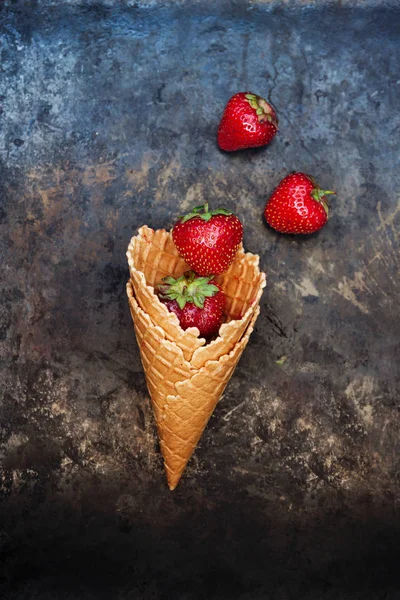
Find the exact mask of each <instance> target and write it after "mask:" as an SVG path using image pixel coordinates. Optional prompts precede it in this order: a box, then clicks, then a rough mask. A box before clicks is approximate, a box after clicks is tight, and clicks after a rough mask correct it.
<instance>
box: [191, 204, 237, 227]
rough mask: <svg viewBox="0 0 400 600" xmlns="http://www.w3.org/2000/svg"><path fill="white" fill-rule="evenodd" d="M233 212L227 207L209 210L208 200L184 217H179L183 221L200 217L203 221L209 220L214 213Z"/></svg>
mask: <svg viewBox="0 0 400 600" xmlns="http://www.w3.org/2000/svg"><path fill="white" fill-rule="evenodd" d="M231 214H232V212H231V211H230V210H228V209H227V208H217V209H215V210H209V207H208V202H206V203H205V204H202V205H201V206H196V207H195V208H192V210H191V212H190V213H188V214H187V215H185V216H184V217H179V218H180V221H181V223H186V221H189V220H190V219H194V217H200V219H203V221H209V220H210V219H211V217H213V216H214V215H231Z"/></svg>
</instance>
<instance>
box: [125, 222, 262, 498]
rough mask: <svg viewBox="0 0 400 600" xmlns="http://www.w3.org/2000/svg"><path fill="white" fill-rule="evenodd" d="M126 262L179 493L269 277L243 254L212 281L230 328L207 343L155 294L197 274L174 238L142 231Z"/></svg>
mask: <svg viewBox="0 0 400 600" xmlns="http://www.w3.org/2000/svg"><path fill="white" fill-rule="evenodd" d="M127 257H128V263H129V270H130V281H129V282H128V284H127V295H128V299H129V306H130V310H131V314H132V318H133V322H134V326H135V333H136V338H137V341H138V345H139V350H140V355H141V359H142V364H143V368H144V372H145V377H146V382H147V386H148V390H149V394H150V397H151V401H152V406H153V411H154V415H155V418H156V423H157V430H158V435H159V439H160V449H161V452H162V455H163V458H164V464H165V469H166V474H167V479H168V484H169V487H170V489H171V490H172V489H174V488H175V487H176V485H177V484H178V482H179V479H180V477H181V475H182V473H183V471H184V469H185V467H186V464H187V462H188V461H189V459H190V456H191V455H192V453H193V451H194V449H195V447H196V445H197V443H198V441H199V439H200V437H201V435H202V433H203V431H204V429H205V427H206V425H207V422H208V420H209V418H210V417H211V415H212V413H213V410H214V408H215V406H216V404H217V403H218V400H219V399H220V397H221V395H222V393H223V391H224V389H225V387H226V385H227V383H228V381H229V379H230V378H231V376H232V374H233V371H234V369H235V367H236V365H237V363H238V361H239V359H240V356H241V355H242V352H243V350H244V348H245V347H246V344H247V342H248V339H249V336H250V334H251V332H252V330H253V326H254V323H255V321H256V319H257V316H258V313H259V302H260V298H261V295H262V291H263V288H264V287H265V274H264V273H262V272H260V270H259V267H258V262H259V257H258V256H256V255H253V254H250V253H245V252H244V251H243V249H242V248H241V247H239V249H238V250H237V252H236V255H235V257H234V259H233V262H232V263H231V265H230V266H229V268H227V270H225V271H224V272H223V273H221V274H220V275H218V276H216V277H215V279H210V278H209V277H208V278H207V279H208V282H207V285H208V284H211V285H212V286H213V285H215V286H216V287H217V286H218V288H220V289H221V290H222V291H223V293H224V294H225V302H226V309H225V322H224V323H222V325H221V326H220V327H219V331H218V334H217V335H215V336H214V337H213V338H212V339H211V341H209V342H208V343H207V342H206V339H205V338H204V337H200V332H199V330H198V328H197V327H193V326H189V327H188V328H187V329H186V330H184V329H182V327H181V325H180V323H179V319H178V316H177V314H175V313H174V312H170V311H169V310H168V307H167V306H166V302H165V300H166V298H159V297H158V296H157V295H156V293H155V287H156V286H157V284H160V282H161V285H163V283H162V280H163V279H165V278H168V279H167V280H166V281H165V282H164V284H165V283H167V286H168V285H169V286H171V285H173V286H174V285H176V283H175V282H176V281H177V280H179V278H181V277H182V275H183V274H184V273H185V272H187V271H189V270H190V268H189V265H188V264H187V263H186V262H185V261H184V260H183V259H182V258H181V256H180V255H179V252H178V249H177V248H176V246H175V244H174V242H173V239H172V235H171V234H170V233H168V232H167V231H165V230H157V231H154V230H152V229H150V228H149V227H147V226H143V227H141V228H140V229H139V232H138V235H137V236H134V237H133V238H132V240H131V242H130V244H129V247H128V252H127ZM203 280H204V277H203ZM168 282H169V283H168ZM212 282H215V283H212ZM181 283H182V280H181ZM181 283H180V284H178V287H179V286H180V285H181ZM204 284H205V282H204V281H203V282H201V285H204ZM181 287H182V286H181ZM202 290H203V291H204V288H202ZM158 291H159V290H158ZM175 291H176V290H173V292H172V294H173V295H174V293H175ZM163 292H164V295H165V292H168V289H167V288H165V287H164V288H163V289H162V290H161V295H163ZM209 292H210V293H211V291H210V290H207V289H206V293H209ZM213 292H215V290H213ZM191 299H193V298H191ZM211 299H212V298H211ZM163 300H164V301H163ZM196 301H197V300H196ZM192 304H194V303H192Z"/></svg>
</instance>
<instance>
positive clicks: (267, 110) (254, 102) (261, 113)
mask: <svg viewBox="0 0 400 600" xmlns="http://www.w3.org/2000/svg"><path fill="white" fill-rule="evenodd" d="M245 98H246V100H247V101H248V103H249V104H250V106H251V108H253V109H254V110H255V111H256V114H257V117H258V120H259V122H260V123H263V122H264V121H268V122H269V123H272V125H274V127H276V129H278V121H277V119H276V118H275V117H274V114H273V113H274V111H273V109H272V106H270V104H268V102H267V101H266V100H264V98H262V97H261V96H257V94H251V93H248V94H246V95H245Z"/></svg>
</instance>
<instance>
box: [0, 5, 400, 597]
mask: <svg viewBox="0 0 400 600" xmlns="http://www.w3.org/2000/svg"><path fill="white" fill-rule="evenodd" d="M396 4H397V3H396V2H393V3H392V4H390V3H387V2H346V1H343V2H338V3H329V2H321V3H319V4H318V3H311V2H310V3H302V2H288V3H281V2H259V3H258V2H247V1H244V2H211V1H209V2H204V3H198V2H190V1H188V2H186V3H179V2H176V3H174V2H165V3H163V4H161V3H160V4H157V3H156V2H135V3H134V2H126V3H123V2H117V1H115V2H111V1H109V2H104V3H101V2H74V1H70V2H61V1H59V2H40V1H36V2H32V3H31V2H28V1H25V2H22V1H21V2H18V1H17V2H12V1H6V2H4V3H2V4H1V10H0V27H1V38H0V42H1V55H0V58H1V63H0V74H1V77H0V127H1V137H0V157H1V161H0V199H1V212H0V220H1V225H0V227H1V238H0V244H1V256H2V260H1V266H0V269H1V306H0V311H1V326H0V338H1V356H0V358H1V365H0V368H1V384H0V385H1V399H0V436H1V437H0V442H1V445H0V456H1V470H0V497H1V510H0V561H1V563H0V586H1V588H2V594H3V595H2V598H7V599H22V598H27V599H28V598H29V599H32V598H34V599H40V600H42V599H43V600H45V599H50V598H51V599H52V600H54V599H63V600H67V599H84V600H89V599H99V598H107V599H111V598H112V599H121V600H125V599H130V598H143V599H162V600H164V599H170V598H177V599H179V600H194V599H197V598H204V599H208V598H218V599H219V598H223V599H225V598H229V599H231V598H240V599H243V600H245V599H246V600H256V599H261V598H263V599H270V598H271V599H276V600H289V599H292V598H293V599H296V600H298V599H301V598H307V599H315V600H321V599H322V598H323V599H329V600H333V599H336V598H339V599H340V600H346V599H350V598H351V599H352V600H353V599H356V598H359V599H362V600H366V599H367V600H369V599H371V600H372V599H373V600H395V599H397V600H398V599H399V598H400V587H399V586H398V582H399V581H398V555H399V550H400V539H399V529H400V519H399V502H400V458H399V449H400V435H399V427H400V415H399V408H400V404H399V358H400V352H399V348H400V345H399V342H400V338H399V318H398V311H399V288H400V284H399V276H398V271H399V244H398V242H399V231H400V195H399V194H400V192H399V190H400V168H399V134H400V118H399V106H400V58H399V56H400V13H399V9H398V8H396ZM246 89H248V90H251V91H254V92H257V93H259V94H261V95H265V96H266V97H267V98H268V99H269V100H270V101H272V103H273V104H274V105H275V107H276V109H277V112H278V114H279V117H280V133H279V135H278V136H277V138H276V139H275V140H274V142H273V143H272V144H271V145H270V146H269V147H267V148H266V149H263V150H257V151H248V152H240V153H236V154H225V153H222V152H220V151H219V150H218V149H217V147H216V144H215V134H216V129H217V125H218V121H219V117H220V115H221V113H222V110H223V107H224V104H225V102H226V101H227V100H228V98H229V97H230V96H231V95H232V94H233V93H235V92H236V91H239V90H240V91H242V90H246ZM292 170H302V171H305V172H309V173H312V174H313V175H314V176H315V177H316V179H317V180H318V182H319V183H320V184H321V185H322V186H323V187H325V188H328V189H329V188H334V189H335V190H336V191H337V196H336V197H334V198H333V199H332V201H331V207H332V218H331V220H330V221H329V223H328V225H327V226H326V227H325V228H324V229H323V230H322V231H321V232H320V233H319V234H317V235H314V236H310V237H307V238H296V237H291V236H280V235H277V234H275V233H274V232H273V231H272V230H270V229H268V228H267V227H266V226H265V224H264V223H263V220H262V208H263V206H264V203H265V200H266V198H267V197H268V195H269V194H270V193H271V191H272V190H273V188H274V187H275V185H276V184H277V183H278V182H279V180H280V179H281V178H282V177H283V176H284V175H285V174H287V172H288V171H292ZM205 199H207V200H209V201H210V202H211V203H212V205H214V206H215V205H217V204H223V205H226V206H228V207H229V208H231V209H233V210H234V211H235V212H236V213H237V214H238V215H239V216H240V218H241V219H242V221H243V223H244V227H245V245H246V248H247V249H248V250H250V251H253V252H257V253H259V254H260V256H261V265H262V267H263V269H264V270H266V272H267V275H268V285H267V288H266V290H265V294H264V297H263V301H262V311H261V315H260V317H259V320H258V322H257V326H256V330H255V332H254V334H253V336H252V338H251V340H250V343H249V345H248V347H247V349H246V351H245V353H244V355H243V357H242V359H241V361H240V363H239V366H238V368H237V370H236V372H235V375H234V377H233V379H232V380H231V382H230V384H229V386H228V388H227V390H226V392H225V394H224V396H223V399H222V401H221V403H220V404H219V405H218V407H217V409H216V411H215V413H214V416H213V417H212V419H211V421H210V423H209V426H208V428H207V430H206V432H205V433H204V435H203V438H202V440H201V443H200V445H199V447H198V449H197V451H196V453H195V456H194V457H193V459H192V460H191V462H190V465H189V467H188V469H187V471H186V474H185V476H184V477H183V479H182V481H181V484H180V486H179V487H178V489H177V490H176V491H175V492H174V493H170V492H169V491H168V489H167V486H166V481H165V476H164V473H163V468H162V461H161V459H160V455H159V452H158V447H157V439H156V431H155V426H154V421H153V417H152V414H151V409H150V405H149V399H148V395H147V391H146V386H145V381H144V377H143V373H142V368H141V364H140V359H139V354H138V349H137V345H136V342H135V337H134V331H133V327H132V324H131V320H130V315H129V310H128V305H127V300H126V297H125V283H126V280H127V277H128V270H127V264H126V259H125V251H126V247H127V244H128V241H129V239H130V237H131V236H132V235H133V234H134V233H135V231H136V229H137V228H138V226H140V225H141V224H143V223H147V224H148V225H150V226H153V227H154V228H158V227H167V228H169V227H170V226H171V225H172V223H173V222H174V219H175V217H176V216H177V215H178V214H181V213H182V212H183V211H185V210H186V209H188V208H190V207H192V206H193V205H196V204H199V203H201V202H202V201H203V200H205ZM282 356H287V360H286V362H285V363H284V365H283V366H280V365H279V364H277V362H276V361H277V360H278V359H279V358H280V357H282Z"/></svg>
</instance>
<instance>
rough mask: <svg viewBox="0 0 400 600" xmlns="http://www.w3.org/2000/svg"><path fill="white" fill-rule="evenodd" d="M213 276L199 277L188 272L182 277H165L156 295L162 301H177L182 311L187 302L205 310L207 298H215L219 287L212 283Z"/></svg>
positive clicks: (158, 285)
mask: <svg viewBox="0 0 400 600" xmlns="http://www.w3.org/2000/svg"><path fill="white" fill-rule="evenodd" d="M212 278H213V276H212V275H211V276H210V277H199V276H198V275H196V273H195V272H194V271H186V273H184V274H183V275H181V277H178V278H177V279H174V278H173V277H164V279H162V282H161V283H159V284H157V285H156V293H157V295H158V296H159V298H160V299H161V300H175V301H176V302H177V304H178V306H179V308H180V309H181V310H182V309H183V308H185V306H186V304H187V302H190V303H192V304H194V305H195V306H197V308H203V307H204V302H205V300H206V298H211V297H212V296H215V294H217V293H218V292H219V291H220V290H219V287H218V286H216V285H214V284H212V283H210V281H211V280H212Z"/></svg>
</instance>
